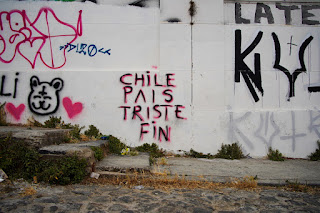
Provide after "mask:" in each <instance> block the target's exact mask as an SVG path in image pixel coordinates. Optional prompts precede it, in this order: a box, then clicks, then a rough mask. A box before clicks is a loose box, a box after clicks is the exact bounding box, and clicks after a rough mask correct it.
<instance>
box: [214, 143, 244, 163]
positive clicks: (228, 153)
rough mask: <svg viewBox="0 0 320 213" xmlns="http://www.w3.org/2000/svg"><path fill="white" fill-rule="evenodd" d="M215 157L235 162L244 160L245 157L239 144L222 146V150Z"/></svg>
mask: <svg viewBox="0 0 320 213" xmlns="http://www.w3.org/2000/svg"><path fill="white" fill-rule="evenodd" d="M214 157H216V158H224V159H231V160H234V159H241V158H244V155H243V152H242V150H241V147H240V146H239V145H238V143H233V144H226V145H224V144H222V145H221V149H220V150H219V151H218V153H217V154H216V155H214Z"/></svg>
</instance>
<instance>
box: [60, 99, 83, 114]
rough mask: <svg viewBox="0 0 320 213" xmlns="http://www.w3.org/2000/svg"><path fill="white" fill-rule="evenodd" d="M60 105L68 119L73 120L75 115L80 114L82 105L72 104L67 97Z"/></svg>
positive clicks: (78, 103)
mask: <svg viewBox="0 0 320 213" xmlns="http://www.w3.org/2000/svg"><path fill="white" fill-rule="evenodd" d="M62 104H63V106H64V108H65V110H66V111H67V114H68V116H69V118H73V117H74V116H76V115H77V114H79V113H81V112H82V109H83V106H82V103H80V102H76V103H74V104H73V103H72V101H71V99H70V98H68V97H65V98H63V100H62Z"/></svg>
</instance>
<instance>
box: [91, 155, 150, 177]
mask: <svg viewBox="0 0 320 213" xmlns="http://www.w3.org/2000/svg"><path fill="white" fill-rule="evenodd" d="M149 156H150V155H149V153H143V152H140V153H139V154H138V155H136V156H127V155H125V156H121V155H108V156H107V157H105V158H104V159H103V160H102V161H99V162H97V164H96V173H99V174H100V175H102V176H103V175H110V174H112V175H114V174H116V173H118V174H120V173H128V172H138V173H150V170H151V167H150V164H149Z"/></svg>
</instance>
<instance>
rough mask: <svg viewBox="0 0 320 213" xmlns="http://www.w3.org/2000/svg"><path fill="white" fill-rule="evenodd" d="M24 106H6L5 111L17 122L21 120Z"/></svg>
mask: <svg viewBox="0 0 320 213" xmlns="http://www.w3.org/2000/svg"><path fill="white" fill-rule="evenodd" d="M25 108H26V106H25V105H24V104H20V105H19V106H18V107H16V106H15V105H13V104H12V103H7V104H6V109H7V111H8V112H9V113H10V114H11V115H12V116H13V117H14V118H15V119H16V120H17V121H19V120H20V118H21V114H22V113H23V111H24V109H25Z"/></svg>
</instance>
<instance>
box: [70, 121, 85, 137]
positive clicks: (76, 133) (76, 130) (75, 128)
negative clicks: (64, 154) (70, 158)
mask: <svg viewBox="0 0 320 213" xmlns="http://www.w3.org/2000/svg"><path fill="white" fill-rule="evenodd" d="M69 127H70V128H71V131H70V137H71V140H72V139H76V140H80V139H81V137H80V136H81V130H82V129H84V126H81V127H80V126H79V124H75V125H70V126H69ZM68 129H69V128H68Z"/></svg>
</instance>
